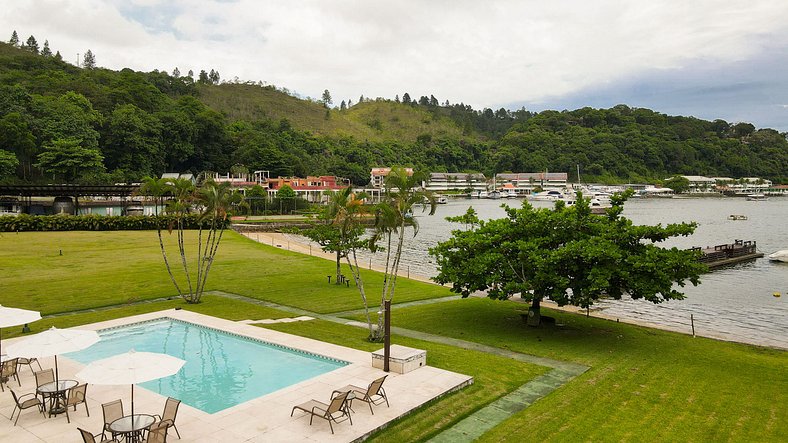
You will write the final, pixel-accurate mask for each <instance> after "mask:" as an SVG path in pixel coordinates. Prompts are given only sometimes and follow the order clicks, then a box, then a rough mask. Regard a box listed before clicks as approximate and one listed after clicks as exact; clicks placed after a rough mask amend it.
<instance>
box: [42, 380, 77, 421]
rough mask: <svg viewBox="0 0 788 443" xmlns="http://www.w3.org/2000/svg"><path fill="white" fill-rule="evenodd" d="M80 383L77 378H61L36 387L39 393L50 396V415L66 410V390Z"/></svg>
mask: <svg viewBox="0 0 788 443" xmlns="http://www.w3.org/2000/svg"><path fill="white" fill-rule="evenodd" d="M77 384H79V383H78V382H77V381H76V380H59V381H57V382H54V381H53V382H51V383H47V384H44V385H41V386H39V387H38V389H36V393H37V394H44V396H45V397H46V396H48V397H49V416H50V417H51V416H53V415H57V414H62V413H64V412H66V392H68V390H69V389H71V388H73V387H74V386H76V385H77Z"/></svg>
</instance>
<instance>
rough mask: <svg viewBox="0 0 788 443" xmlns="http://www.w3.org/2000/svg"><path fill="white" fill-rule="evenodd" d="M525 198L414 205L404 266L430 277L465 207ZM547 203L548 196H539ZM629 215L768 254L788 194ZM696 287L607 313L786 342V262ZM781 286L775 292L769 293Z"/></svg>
mask: <svg viewBox="0 0 788 443" xmlns="http://www.w3.org/2000/svg"><path fill="white" fill-rule="evenodd" d="M504 203H506V204H509V205H512V206H518V205H520V201H518V200H454V201H450V202H449V204H446V205H439V206H438V209H437V211H436V213H435V215H433V216H428V215H426V213H425V214H422V213H421V212H419V211H415V217H417V219H418V222H419V234H418V236H417V237H416V238H415V239H411V238H409V239H408V241H406V242H405V248H404V252H403V257H402V264H401V268H400V269H401V271H402V272H403V273H405V272H410V273H411V274H414V275H421V276H425V277H432V276H434V275H435V274H436V273H437V271H436V269H435V264H434V263H433V260H432V257H430V256H429V255H428V254H427V250H428V249H429V248H431V247H432V246H434V245H436V244H437V243H438V242H440V241H443V240H446V239H447V238H449V237H450V235H451V230H452V229H459V228H461V225H459V224H456V223H449V222H447V221H446V220H445V218H446V217H448V216H455V215H461V214H463V213H465V211H466V210H467V208H468V206H473V208H474V209H475V210H476V211H477V212H478V214H479V217H481V218H485V219H491V218H500V217H503V216H504V215H505V213H504V211H503V209H502V208H501V207H500V205H501V204H504ZM534 205H535V206H537V207H549V206H550V204H549V203H547V202H534ZM731 214H741V215H746V216H747V220H736V221H734V220H728V216H729V215H731ZM624 215H625V216H626V217H628V218H630V219H632V221H633V222H635V223H636V224H657V223H661V224H663V225H664V224H668V223H679V222H691V221H695V222H697V223H698V229H697V230H696V231H695V234H693V235H692V236H691V237H680V238H676V239H671V240H670V241H669V242H666V243H665V246H677V247H681V248H689V247H692V246H711V245H717V244H723V243H732V242H733V240H735V239H742V240H755V241H756V242H757V244H758V250H759V251H760V252H763V253H765V254H766V255H768V254H770V253H772V252H774V251H777V250H780V249H788V230H786V228H785V224H784V222H785V219H786V216H788V197H785V198H780V197H775V198H772V199H770V200H769V201H765V202H750V201H745V200H744V199H743V198H692V199H632V200H630V201H628V202H627V203H626V205H625V209H624ZM370 258H371V260H372V263H373V265H377V266H382V264H383V257H382V254H377V256H375V255H373V256H371V257H370V256H369V255H367V256H364V258H363V261H360V262H361V263H364V264H367V263H368V260H370ZM701 282H702V284H701V285H700V286H698V287H693V286H692V285H689V286H687V287H685V288H684V292H685V293H686V295H687V298H686V299H685V300H680V301H670V302H666V303H663V304H660V305H654V304H652V303H649V302H643V301H640V300H620V301H616V300H613V301H605V302H602V303H600V306H601V307H603V308H604V311H603V313H604V314H606V315H608V316H613V317H617V318H621V319H629V320H632V321H638V322H649V323H653V324H657V325H660V326H662V327H666V328H669V329H675V330H679V331H683V332H690V314H692V315H693V316H694V318H695V329H696V331H697V333H698V334H699V335H705V336H711V337H718V338H723V339H727V340H735V341H742V342H748V343H755V344H763V345H769V346H780V347H783V348H788V263H779V262H771V261H769V260H768V259H767V258H761V259H757V260H754V261H752V262H748V263H742V264H738V265H734V266H731V267H728V268H725V269H719V270H715V271H714V272H711V273H708V274H705V275H703V276H702V278H701ZM775 292H780V293H782V295H783V296H782V297H780V298H777V297H774V296H773V295H772V294H773V293H775Z"/></svg>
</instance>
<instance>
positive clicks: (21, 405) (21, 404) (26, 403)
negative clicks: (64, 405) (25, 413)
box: [9, 389, 44, 426]
mask: <svg viewBox="0 0 788 443" xmlns="http://www.w3.org/2000/svg"><path fill="white" fill-rule="evenodd" d="M9 391H11V396H12V397H14V409H13V410H12V411H11V419H12V420H13V418H14V412H16V411H17V410H19V414H17V416H16V420H14V426H16V423H17V422H18V421H19V416H20V415H22V410H23V409H27V408H32V407H33V406H37V407H38V412H40V413H41V414H43V413H44V404H43V403H41V400H39V399H38V396H36V394H34V393H32V392H31V393H29V394H22V395H20V396H18V397H17V395H16V392H14V390H13V389H9ZM26 397H30V398H27V399H26Z"/></svg>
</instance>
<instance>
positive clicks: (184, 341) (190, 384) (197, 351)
mask: <svg viewBox="0 0 788 443" xmlns="http://www.w3.org/2000/svg"><path fill="white" fill-rule="evenodd" d="M99 334H100V335H101V341H99V342H98V343H96V344H95V345H93V346H91V347H90V348H88V349H85V350H83V351H79V352H73V353H70V354H67V356H68V357H69V358H72V359H74V360H76V361H78V362H80V363H84V364H87V363H90V362H92V361H94V360H99V359H102V358H106V357H111V356H113V355H116V354H121V353H124V352H127V351H128V350H130V349H134V350H136V351H145V352H161V353H164V354H169V355H172V356H175V357H178V358H181V359H183V360H186V364H185V365H183V368H181V370H180V371H179V372H178V373H177V374H175V375H173V376H170V377H166V378H161V379H158V380H153V381H149V382H146V383H140V386H144V387H145V388H147V389H150V390H151V391H155V392H158V393H159V394H161V395H164V396H169V397H174V398H177V399H179V400H181V401H182V402H183V403H185V404H187V405H189V406H192V407H195V408H197V409H200V410H202V411H205V412H207V413H209V414H213V413H215V412H219V411H221V410H223V409H226V408H229V407H231V406H235V405H237V404H240V403H243V402H245V401H248V400H251V399H253V398H257V397H260V396H262V395H266V394H269V393H271V392H274V391H276V390H278V389H281V388H284V387H287V386H290V385H292V384H295V383H298V382H301V381H303V380H306V379H309V378H312V377H315V376H318V375H320V374H323V373H326V372H329V371H333V370H334V369H337V368H340V367H342V366H345V365H346V364H347V363H345V362H340V361H336V360H330V359H326V358H322V357H319V356H316V355H312V354H306V353H301V352H297V351H292V350H288V349H285V348H280V347H277V346H275V345H271V344H268V343H265V342H261V341H257V340H253V339H249V338H245V337H240V336H236V335H232V334H228V333H225V332H221V331H217V330H214V329H209V328H204V327H201V326H198V325H195V324H192V323H187V322H182V321H177V320H166V319H165V320H156V321H152V322H144V323H136V324H133V325H129V326H125V327H121V328H117V329H109V330H106V331H101V332H100V333H99Z"/></svg>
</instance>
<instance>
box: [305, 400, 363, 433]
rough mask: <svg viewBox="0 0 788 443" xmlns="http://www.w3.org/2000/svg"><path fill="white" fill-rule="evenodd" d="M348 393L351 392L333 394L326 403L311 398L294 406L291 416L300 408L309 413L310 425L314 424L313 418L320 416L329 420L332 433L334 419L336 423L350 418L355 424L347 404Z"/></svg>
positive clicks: (351, 422)
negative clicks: (328, 402) (329, 401)
mask: <svg viewBox="0 0 788 443" xmlns="http://www.w3.org/2000/svg"><path fill="white" fill-rule="evenodd" d="M348 394H350V392H342V393H340V394H339V395H336V396H332V398H331V403H330V404H325V403H323V402H320V401H317V400H309V401H308V402H306V403H302V404H300V405H297V406H293V410H292V411H290V416H291V417H292V416H293V413H294V412H295V410H296V409H300V410H302V411H304V412H306V413H307V414H309V425H310V426H312V419H313V418H315V417H320V418H322V419H324V420H327V421H328V427H329V428H331V433H332V434H333V433H334V426H332V425H331V422H332V421H333V422H334V423H341V422H343V421H345V420H350V424H351V425H352V424H353V419H352V418H350V411H349V408H348V405H347V396H348Z"/></svg>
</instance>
